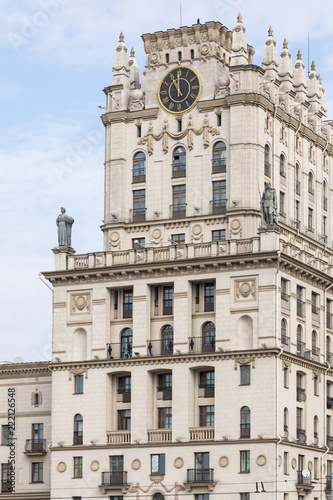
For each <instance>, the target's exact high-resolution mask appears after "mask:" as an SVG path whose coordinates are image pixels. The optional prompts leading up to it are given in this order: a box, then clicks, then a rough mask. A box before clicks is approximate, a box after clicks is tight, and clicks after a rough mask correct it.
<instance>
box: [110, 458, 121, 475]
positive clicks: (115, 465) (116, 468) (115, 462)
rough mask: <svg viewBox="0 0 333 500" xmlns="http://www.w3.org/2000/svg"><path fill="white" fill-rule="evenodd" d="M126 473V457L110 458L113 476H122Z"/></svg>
mask: <svg viewBox="0 0 333 500" xmlns="http://www.w3.org/2000/svg"><path fill="white" fill-rule="evenodd" d="M123 472H124V456H123V455H112V456H110V473H111V475H112V476H117V475H120V474H122V473H123Z"/></svg>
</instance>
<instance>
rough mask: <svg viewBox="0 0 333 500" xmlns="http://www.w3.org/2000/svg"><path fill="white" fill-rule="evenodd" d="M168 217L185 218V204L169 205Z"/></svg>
mask: <svg viewBox="0 0 333 500" xmlns="http://www.w3.org/2000/svg"><path fill="white" fill-rule="evenodd" d="M170 217H171V218H173V219H182V218H183V217H186V203H178V204H176V205H170Z"/></svg>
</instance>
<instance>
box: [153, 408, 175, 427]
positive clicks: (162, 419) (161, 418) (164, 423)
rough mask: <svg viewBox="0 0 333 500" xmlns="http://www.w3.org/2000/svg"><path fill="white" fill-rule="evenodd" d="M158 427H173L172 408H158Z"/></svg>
mask: <svg viewBox="0 0 333 500" xmlns="http://www.w3.org/2000/svg"><path fill="white" fill-rule="evenodd" d="M157 411H158V428H159V429H172V408H158V410H157Z"/></svg>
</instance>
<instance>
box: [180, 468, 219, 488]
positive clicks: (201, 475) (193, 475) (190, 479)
mask: <svg viewBox="0 0 333 500" xmlns="http://www.w3.org/2000/svg"><path fill="white" fill-rule="evenodd" d="M184 484H185V486H186V489H187V491H191V490H192V489H193V488H207V489H208V491H213V489H214V488H215V486H216V482H214V469H187V481H186V482H185V483H184Z"/></svg>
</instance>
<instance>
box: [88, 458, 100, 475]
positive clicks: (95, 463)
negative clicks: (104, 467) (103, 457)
mask: <svg viewBox="0 0 333 500" xmlns="http://www.w3.org/2000/svg"><path fill="white" fill-rule="evenodd" d="M99 468H100V463H99V461H98V460H93V461H92V462H91V464H90V469H91V470H92V471H94V472H97V471H98V470H99Z"/></svg>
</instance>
